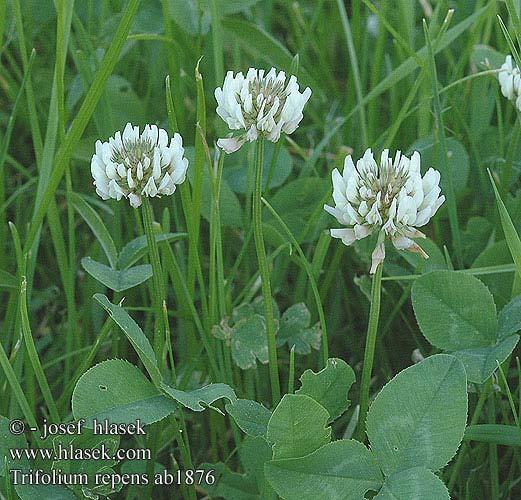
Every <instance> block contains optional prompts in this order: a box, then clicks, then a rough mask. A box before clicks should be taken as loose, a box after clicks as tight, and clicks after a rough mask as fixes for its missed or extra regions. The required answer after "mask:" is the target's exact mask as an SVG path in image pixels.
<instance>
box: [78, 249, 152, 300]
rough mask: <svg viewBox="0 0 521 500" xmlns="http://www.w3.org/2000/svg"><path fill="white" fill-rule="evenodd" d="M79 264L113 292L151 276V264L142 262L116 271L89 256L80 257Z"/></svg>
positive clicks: (126, 288) (137, 283) (142, 281)
mask: <svg viewBox="0 0 521 500" xmlns="http://www.w3.org/2000/svg"><path fill="white" fill-rule="evenodd" d="M81 265H82V267H83V269H85V271H87V272H88V273H89V274H90V275H91V276H92V277H93V278H94V279H95V280H97V281H99V282H100V283H101V284H102V285H105V286H106V287H107V288H110V289H111V290H114V291H115V292H123V291H125V290H128V289H129V288H133V287H135V286H137V285H140V284H141V283H144V282H145V281H146V280H148V279H149V278H151V277H152V266H151V265H150V264H143V265H141V266H135V267H131V268H129V269H123V270H121V271H118V270H117V269H112V268H110V267H108V266H106V265H105V264H102V263H101V262H96V261H95V260H93V259H91V258H90V257H84V258H83V259H81Z"/></svg>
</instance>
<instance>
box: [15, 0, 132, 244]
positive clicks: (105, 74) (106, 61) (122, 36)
mask: <svg viewBox="0 0 521 500" xmlns="http://www.w3.org/2000/svg"><path fill="white" fill-rule="evenodd" d="M139 3H140V0H129V2H128V5H127V7H126V9H125V10H124V14H123V17H122V18H121V21H120V23H119V26H118V28H117V30H116V33H115V35H114V38H113V40H112V43H111V44H110V47H109V48H108V50H107V52H106V54H105V57H104V58H103V61H102V62H101V64H100V67H99V69H98V72H97V73H96V77H95V79H94V81H93V83H92V85H91V87H90V88H89V91H88V92H87V95H86V96H85V99H84V101H83V103H82V105H81V107H80V109H79V111H78V114H77V115H76V117H75V118H74V120H73V122H72V124H71V126H70V128H69V130H68V132H67V134H66V136H65V138H64V141H63V143H62V145H61V147H60V149H59V150H58V152H57V153H56V157H55V162H54V163H55V167H54V170H53V172H52V175H51V178H50V179H49V184H48V186H47V188H46V189H45V193H44V194H43V197H42V200H41V202H40V203H39V204H38V205H37V206H36V207H35V213H34V216H33V219H32V221H31V225H30V227H29V231H28V233H27V237H26V241H25V247H24V248H25V249H26V250H28V249H29V248H31V246H32V243H33V241H34V239H35V237H36V235H37V233H38V230H39V228H40V226H41V224H42V222H43V219H44V217H45V214H46V212H47V209H48V207H49V204H50V202H51V200H52V198H53V196H54V193H55V192H56V189H57V188H58V185H59V184H60V181H61V179H62V177H63V174H64V173H65V169H66V168H67V166H68V160H69V158H70V156H71V153H72V151H73V149H74V147H75V146H76V145H77V144H78V141H79V140H80V138H81V136H82V134H83V132H84V130H85V128H86V127H87V123H88V122H89V120H90V118H91V116H92V113H93V112H94V109H95V107H96V104H97V103H98V101H99V99H100V97H101V95H102V93H103V90H104V88H105V84H106V83H107V80H108V78H109V76H110V74H111V73H112V71H113V69H114V66H115V65H116V63H117V62H118V59H119V55H120V53H121V49H122V48H123V45H124V43H125V41H126V38H127V35H128V32H129V30H130V26H131V23H132V20H133V19H134V16H135V15H136V12H137V9H138V6H139Z"/></svg>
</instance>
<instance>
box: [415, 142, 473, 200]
mask: <svg viewBox="0 0 521 500" xmlns="http://www.w3.org/2000/svg"><path fill="white" fill-rule="evenodd" d="M445 145H446V148H447V160H448V161H449V162H450V164H451V165H452V167H451V172H452V175H453V179H454V190H455V191H456V193H458V192H460V191H462V190H463V189H464V188H465V186H466V184H467V181H468V178H469V171H470V162H469V155H468V153H467V151H466V149H465V147H464V146H463V144H461V142H459V141H458V140H456V139H454V137H449V138H447V139H446V141H445ZM436 148H437V146H436V143H435V141H434V136H432V135H430V136H428V137H424V138H422V139H418V140H417V141H415V142H414V144H413V145H412V146H411V147H410V148H409V151H410V152H412V151H418V152H419V153H420V155H421V163H422V174H424V173H425V172H426V171H427V170H428V169H429V168H430V167H434V168H435V169H437V170H439V169H440V168H439V165H440V163H441V160H440V158H439V155H441V151H439V147H438V149H436Z"/></svg>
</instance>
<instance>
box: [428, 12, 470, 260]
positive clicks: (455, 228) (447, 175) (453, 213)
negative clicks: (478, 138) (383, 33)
mask: <svg viewBox="0 0 521 500" xmlns="http://www.w3.org/2000/svg"><path fill="white" fill-rule="evenodd" d="M423 30H424V33H425V41H426V45H427V53H428V60H429V76H430V78H431V83H432V95H433V109H434V118H435V122H434V123H435V134H436V138H437V139H438V142H439V156H440V162H439V164H440V171H441V173H442V179H443V184H444V185H445V186H446V189H447V209H448V212H449V224H450V230H451V235H452V243H453V245H454V250H455V253H456V260H457V262H458V267H459V268H461V267H463V266H462V253H461V252H462V250H461V235H460V230H459V221H458V207H457V204H456V192H455V190H454V179H453V175H454V174H453V172H452V166H451V165H450V163H449V161H448V156H447V146H446V143H445V124H444V120H443V113H442V108H441V100H440V95H439V86H438V74H437V70H436V61H435V58H434V55H435V52H434V50H433V47H432V43H431V38H430V35H429V30H428V28H427V23H426V22H425V19H424V20H423Z"/></svg>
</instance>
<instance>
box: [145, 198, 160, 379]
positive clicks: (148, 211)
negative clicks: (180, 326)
mask: <svg viewBox="0 0 521 500" xmlns="http://www.w3.org/2000/svg"><path fill="white" fill-rule="evenodd" d="M153 224H154V213H153V210H152V205H151V204H150V200H149V199H148V198H147V197H146V196H144V197H143V226H144V228H145V234H146V237H147V244H148V253H149V258H150V264H151V265H152V273H153V275H152V300H153V302H154V310H155V316H156V317H155V328H154V338H153V343H154V351H155V353H156V357H157V358H158V359H157V360H158V363H159V366H160V369H161V367H162V366H163V346H164V340H165V336H164V331H165V329H164V325H163V300H164V297H165V287H164V282H163V271H162V269H161V261H160V260H159V250H158V248H157V242H156V236H155V232H154V226H153Z"/></svg>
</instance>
